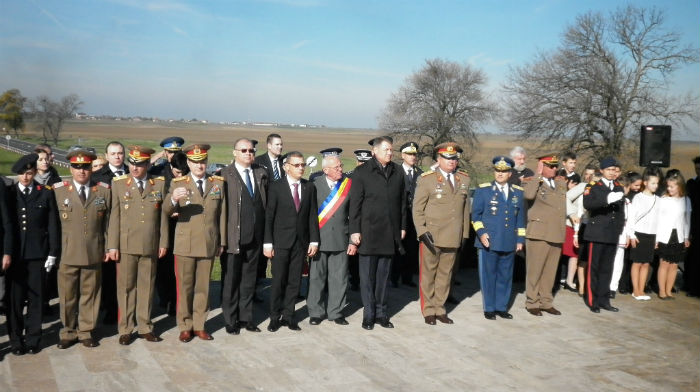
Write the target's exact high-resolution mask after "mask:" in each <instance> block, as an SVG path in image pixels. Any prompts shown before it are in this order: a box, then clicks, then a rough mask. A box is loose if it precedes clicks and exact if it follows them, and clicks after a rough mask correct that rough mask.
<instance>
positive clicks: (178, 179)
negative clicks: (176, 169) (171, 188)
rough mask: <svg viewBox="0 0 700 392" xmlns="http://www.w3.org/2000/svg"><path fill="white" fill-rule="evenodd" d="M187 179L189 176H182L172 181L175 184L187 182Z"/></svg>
mask: <svg viewBox="0 0 700 392" xmlns="http://www.w3.org/2000/svg"><path fill="white" fill-rule="evenodd" d="M187 177H188V176H182V177H177V178H173V180H172V181H173V182H179V181H184V180H187Z"/></svg>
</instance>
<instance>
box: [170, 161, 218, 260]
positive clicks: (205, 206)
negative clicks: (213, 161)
mask: <svg viewBox="0 0 700 392" xmlns="http://www.w3.org/2000/svg"><path fill="white" fill-rule="evenodd" d="M181 187H184V188H185V189H187V191H188V192H189V196H188V197H183V198H182V199H181V200H180V201H179V202H178V204H177V205H174V206H173V203H172V193H173V191H174V190H175V189H177V188H181ZM174 212H177V213H178V215H177V223H176V226H175V245H174V248H173V253H174V254H176V255H180V256H187V257H198V258H207V259H208V258H213V257H214V256H215V255H216V252H217V251H218V249H219V247H220V246H226V189H225V187H224V179H223V178H222V177H219V176H206V178H205V181H204V197H202V196H201V195H200V194H199V190H198V189H197V183H196V182H195V181H194V180H193V179H192V175H190V174H188V175H186V176H183V177H178V178H174V179H173V181H172V182H171V184H170V191H169V192H168V195H167V196H166V197H165V203H164V205H163V213H165V214H166V215H167V216H170V215H172V214H173V213H174Z"/></svg>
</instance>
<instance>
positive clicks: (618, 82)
mask: <svg viewBox="0 0 700 392" xmlns="http://www.w3.org/2000/svg"><path fill="white" fill-rule="evenodd" d="M663 22H664V15H663V12H661V11H658V10H656V9H651V10H648V9H643V8H637V7H634V6H627V7H626V8H621V9H618V10H617V11H615V12H613V13H611V14H610V15H609V16H607V17H606V16H603V15H602V14H600V13H594V12H591V13H587V14H584V15H582V16H579V17H578V18H577V20H576V22H575V23H574V24H573V25H572V26H570V27H569V28H568V29H567V31H566V32H565V34H564V36H563V41H562V45H561V47H560V48H558V49H557V50H555V51H553V52H552V53H548V54H546V53H539V54H537V55H536V57H535V59H534V61H533V62H532V63H531V64H527V65H524V66H522V67H517V68H514V69H513V70H512V71H511V74H510V75H509V77H508V81H507V82H506V84H505V85H504V87H503V89H504V91H505V118H504V120H505V121H504V122H505V124H504V126H505V128H506V129H507V130H510V131H512V132H515V133H517V134H518V135H519V136H520V137H522V138H523V139H528V138H533V139H540V140H541V141H542V145H549V146H550V147H551V145H552V143H555V144H559V145H560V147H561V148H562V149H566V150H572V151H577V152H589V153H590V154H591V155H592V156H593V157H594V158H601V157H603V156H607V155H617V156H619V155H621V154H623V151H624V150H628V151H629V148H628V147H629V146H625V145H626V144H630V143H634V141H633V140H636V136H637V135H638V133H639V127H640V125H642V124H647V123H664V124H674V125H682V124H684V123H685V121H687V120H693V121H697V97H694V96H691V95H690V94H687V95H685V96H672V95H669V93H668V89H669V81H668V77H669V76H670V75H671V74H672V73H673V72H674V71H675V70H676V69H677V68H678V67H679V66H680V65H683V64H689V63H694V62H697V61H698V54H697V52H698V50H697V49H695V48H692V47H690V46H685V47H682V46H681V42H680V35H679V34H678V33H676V32H673V31H667V30H665V29H664V28H663Z"/></svg>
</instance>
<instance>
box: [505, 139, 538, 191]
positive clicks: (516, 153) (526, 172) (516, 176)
mask: <svg viewBox="0 0 700 392" xmlns="http://www.w3.org/2000/svg"><path fill="white" fill-rule="evenodd" d="M510 157H511V158H512V159H513V162H515V166H513V169H512V172H513V174H512V175H511V176H510V178H509V179H508V182H509V183H511V184H514V185H521V184H522V182H521V180H522V179H523V178H527V177H533V176H534V175H535V172H533V171H532V170H530V169H528V168H527V167H525V159H526V158H527V154H526V153H525V149H524V148H522V147H520V146H515V147H513V149H512V150H510Z"/></svg>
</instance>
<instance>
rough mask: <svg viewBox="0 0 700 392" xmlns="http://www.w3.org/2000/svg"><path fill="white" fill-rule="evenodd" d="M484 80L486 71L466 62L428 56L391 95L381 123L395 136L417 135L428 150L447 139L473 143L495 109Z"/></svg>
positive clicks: (430, 150) (405, 137)
mask: <svg viewBox="0 0 700 392" xmlns="http://www.w3.org/2000/svg"><path fill="white" fill-rule="evenodd" d="M486 82H487V80H486V75H485V74H484V73H483V72H482V71H481V70H479V69H475V68H473V67H471V66H470V65H468V64H464V65H461V64H458V63H455V62H451V61H445V60H441V59H432V60H426V61H425V66H424V67H423V68H422V69H420V70H419V71H417V72H415V73H414V74H413V75H411V76H409V77H408V78H407V79H406V81H405V83H404V85H403V86H402V87H401V88H399V91H398V92H396V93H394V94H393V95H392V96H391V98H390V99H389V102H388V104H387V107H386V108H385V109H384V112H383V114H382V115H381V117H380V121H379V125H380V127H381V128H383V129H385V130H387V131H389V133H390V134H391V135H392V136H400V137H401V138H404V139H412V140H415V141H417V142H418V143H419V144H422V145H423V146H422V151H423V152H426V153H431V152H432V150H433V147H434V146H436V145H438V144H440V143H442V142H445V141H452V140H457V141H460V142H462V143H463V147H465V148H467V147H471V146H474V145H476V144H477V142H478V140H477V136H476V133H475V131H476V130H477V128H478V127H479V126H480V125H481V124H483V123H484V122H486V121H488V120H489V119H490V118H491V117H492V116H493V115H494V113H495V111H496V105H495V104H493V103H492V102H491V101H490V100H489V99H488V97H486V96H485V94H484V92H483V89H484V86H485V85H486Z"/></svg>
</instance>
